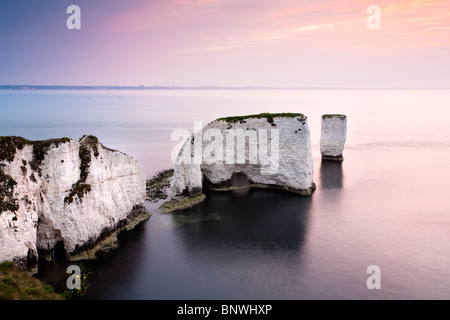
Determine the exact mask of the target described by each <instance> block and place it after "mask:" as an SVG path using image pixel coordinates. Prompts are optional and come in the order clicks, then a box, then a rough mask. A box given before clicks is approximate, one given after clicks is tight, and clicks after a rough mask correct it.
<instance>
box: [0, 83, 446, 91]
mask: <svg viewBox="0 0 450 320" xmlns="http://www.w3.org/2000/svg"><path fill="white" fill-rule="evenodd" d="M449 89H450V87H417V86H415V87H414V86H411V87H409V86H401V87H400V86H399V87H397V86H392V87H389V86H386V87H382V86H379V87H377V86H370V87H369V86H368V87H358V86H342V87H339V86H282V87H276V86H252V85H247V86H214V85H202V86H172V85H165V86H160V85H154V86H144V85H137V86H136V85H134V86H131V85H115V86H107V85H84V86H80V85H22V84H20V85H0V90H449Z"/></svg>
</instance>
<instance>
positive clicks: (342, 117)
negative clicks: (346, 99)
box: [322, 114, 347, 119]
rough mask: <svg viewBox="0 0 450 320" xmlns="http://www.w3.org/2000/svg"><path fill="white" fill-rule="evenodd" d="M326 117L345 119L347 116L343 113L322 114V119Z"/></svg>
mask: <svg viewBox="0 0 450 320" xmlns="http://www.w3.org/2000/svg"><path fill="white" fill-rule="evenodd" d="M327 118H341V119H345V118H347V116H346V115H345V114H324V115H322V119H327Z"/></svg>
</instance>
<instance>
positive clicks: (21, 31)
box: [0, 0, 450, 88]
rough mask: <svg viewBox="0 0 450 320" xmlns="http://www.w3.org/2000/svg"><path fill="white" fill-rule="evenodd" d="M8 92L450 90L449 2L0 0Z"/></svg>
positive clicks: (1, 71) (0, 55)
mask: <svg viewBox="0 0 450 320" xmlns="http://www.w3.org/2000/svg"><path fill="white" fill-rule="evenodd" d="M69 5H77V6H78V7H79V8H80V10H81V16H80V17H81V19H80V21H81V29H79V30H76V29H75V30H69V29H68V28H67V23H66V22H67V20H68V19H69V18H70V16H71V14H68V13H67V12H66V11H67V8H68V6H69ZM370 5H376V6H378V7H379V8H380V29H369V28H368V27H367V20H368V19H369V18H370V17H372V16H373V13H368V12H367V8H368V7H369V6H370ZM0 84H1V85H111V86H113V85H130V86H136V85H145V86H156V85H159V86H208V85H211V86H273V87H298V86H301V87H355V86H357V87H419V88H422V87H423V88H432V87H448V88H450V1H442V0H439V1H438V0H391V1H386V0H369V1H361V0H357V1H354V0H279V1H274V0H95V1H92V0H70V1H66V0H46V1H36V0H1V1H0Z"/></svg>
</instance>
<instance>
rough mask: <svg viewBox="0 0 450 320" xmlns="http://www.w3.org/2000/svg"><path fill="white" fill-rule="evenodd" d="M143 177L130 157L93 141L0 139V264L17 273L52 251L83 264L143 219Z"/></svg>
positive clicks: (84, 139) (91, 137)
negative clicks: (12, 263) (13, 266)
mask: <svg viewBox="0 0 450 320" xmlns="http://www.w3.org/2000/svg"><path fill="white" fill-rule="evenodd" d="M144 202H145V175H144V173H143V170H142V167H141V166H140V165H139V163H137V162H136V161H135V160H134V159H133V158H132V157H130V156H128V155H126V154H124V153H121V152H119V151H116V150H112V149H109V148H106V147H104V146H103V145H102V144H101V143H100V142H99V141H98V139H97V138H96V137H94V136H83V137H82V138H81V139H80V141H75V140H73V139H70V138H62V139H51V140H45V141H29V140H27V139H24V138H21V137H0V262H1V261H5V260H12V261H16V262H18V263H19V264H21V265H25V264H26V263H30V262H33V261H34V262H35V261H36V259H37V258H38V255H39V256H41V255H42V256H43V257H46V258H47V259H51V258H52V253H53V252H54V249H55V247H56V246H57V245H58V246H59V248H62V249H64V252H65V255H66V258H67V259H68V260H79V259H88V258H93V257H95V253H96V252H97V251H98V250H99V249H101V248H102V247H103V246H104V245H106V244H110V243H111V242H112V241H114V240H115V237H116V235H117V233H118V232H120V231H121V230H123V229H129V228H131V227H133V226H134V225H136V224H137V223H138V222H140V221H142V220H143V219H146V218H148V217H149V213H148V212H147V211H146V210H145V206H144Z"/></svg>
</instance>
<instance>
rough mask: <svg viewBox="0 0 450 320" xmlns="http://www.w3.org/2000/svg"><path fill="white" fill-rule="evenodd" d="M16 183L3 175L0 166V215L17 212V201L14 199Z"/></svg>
mask: <svg viewBox="0 0 450 320" xmlns="http://www.w3.org/2000/svg"><path fill="white" fill-rule="evenodd" d="M15 185H17V182H16V181H15V180H14V179H13V178H12V177H11V176H9V175H7V174H5V173H4V172H3V170H2V167H1V166H0V213H2V212H4V211H11V212H15V211H17V210H19V200H18V199H17V198H15V197H14V186H15Z"/></svg>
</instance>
